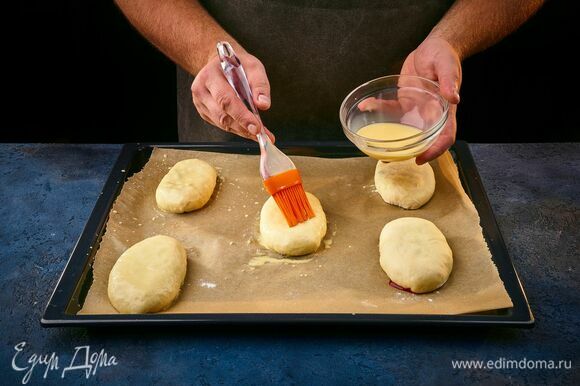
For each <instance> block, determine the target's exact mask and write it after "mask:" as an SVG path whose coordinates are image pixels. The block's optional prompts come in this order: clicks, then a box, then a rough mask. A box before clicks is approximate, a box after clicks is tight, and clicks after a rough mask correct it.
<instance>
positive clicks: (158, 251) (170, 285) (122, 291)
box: [107, 235, 187, 314]
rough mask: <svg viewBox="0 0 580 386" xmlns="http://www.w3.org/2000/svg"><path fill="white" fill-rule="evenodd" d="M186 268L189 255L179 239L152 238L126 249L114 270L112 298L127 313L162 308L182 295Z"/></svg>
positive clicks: (111, 284)
mask: <svg viewBox="0 0 580 386" xmlns="http://www.w3.org/2000/svg"><path fill="white" fill-rule="evenodd" d="M186 270H187V254H186V252H185V249H184V248H183V246H182V245H181V244H180V243H179V241H177V240H175V239H174V238H172V237H169V236H162V235H158V236H153V237H149V238H147V239H145V240H143V241H140V242H138V243H137V244H135V245H133V246H132V247H130V248H129V249H127V250H126V251H125V252H124V253H123V254H122V255H121V256H120V257H119V259H118V260H117V262H116V263H115V265H114V266H113V269H111V273H110V274H109V284H108V289H107V293H108V295H109V300H110V302H111V304H112V305H113V307H115V309H116V310H117V311H119V312H120V313H124V314H140V313H145V312H157V311H162V310H164V309H166V308H167V307H169V306H170V305H171V303H173V301H174V300H175V298H176V297H177V295H178V294H179V290H180V288H181V285H182V284H183V280H184V279H185V272H186Z"/></svg>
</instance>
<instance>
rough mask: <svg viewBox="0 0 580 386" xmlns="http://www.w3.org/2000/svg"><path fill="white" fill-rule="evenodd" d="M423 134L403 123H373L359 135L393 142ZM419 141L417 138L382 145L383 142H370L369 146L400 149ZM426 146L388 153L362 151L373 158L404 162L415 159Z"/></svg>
mask: <svg viewBox="0 0 580 386" xmlns="http://www.w3.org/2000/svg"><path fill="white" fill-rule="evenodd" d="M419 133H422V131H421V130H419V129H417V128H415V127H412V126H408V125H404V124H402V123H394V122H381V123H371V124H370V125H367V126H364V127H362V128H361V129H360V130H359V131H357V134H358V135H360V136H362V137H365V138H368V139H377V140H380V141H393V140H398V139H401V138H407V137H410V136H412V135H415V134H419ZM416 141H417V138H411V139H407V140H403V141H397V142H395V143H381V142H368V145H369V146H373V147H376V148H381V147H382V148H385V149H389V148H399V147H403V146H407V145H410V144H413V143H415V142H416ZM424 146H425V145H424V144H418V145H417V146H413V147H411V148H409V149H406V150H399V151H388V152H382V151H381V150H379V149H377V150H373V149H372V148H370V149H369V148H364V149H361V150H362V151H363V152H364V153H365V154H367V155H368V156H370V157H372V158H376V159H380V160H384V161H403V160H406V159H409V158H413V157H415V156H417V155H419V154H420V153H422V152H423V150H424Z"/></svg>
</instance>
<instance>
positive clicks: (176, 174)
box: [155, 159, 217, 213]
mask: <svg viewBox="0 0 580 386" xmlns="http://www.w3.org/2000/svg"><path fill="white" fill-rule="evenodd" d="M216 179H217V172H216V170H215V169H214V168H213V167H212V166H211V165H210V164H208V163H207V162H205V161H202V160H199V159H186V160H183V161H179V162H178V163H176V164H175V165H174V166H173V167H172V168H171V170H169V172H168V173H167V174H166V175H165V176H164V177H163V179H162V180H161V182H160V183H159V186H158V187H157V191H156V192H155V200H156V201H157V206H158V207H159V209H161V210H164V211H166V212H170V213H184V212H190V211H192V210H196V209H199V208H201V207H203V206H204V205H205V204H207V202H208V201H209V199H210V197H211V195H212V193H213V190H214V188H215V185H216Z"/></svg>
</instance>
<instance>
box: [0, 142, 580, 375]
mask: <svg viewBox="0 0 580 386" xmlns="http://www.w3.org/2000/svg"><path fill="white" fill-rule="evenodd" d="M120 149H121V146H120V145H68V144H0V203H1V205H0V219H3V221H4V223H3V224H2V225H1V226H0V329H1V333H0V336H1V338H0V343H1V344H2V349H1V351H0V374H1V377H2V378H0V383H1V384H18V383H21V382H28V383H29V384H45V383H46V384H57V383H59V384H62V383H73V384H78V383H104V382H107V383H113V384H117V383H118V384H128V383H129V382H132V383H135V384H151V383H156V384H157V383H159V384H183V383H191V384H230V383H234V384H256V385H262V384H265V383H284V384H303V383H305V384H395V383H396V384H400V383H403V384H426V383H428V384H464V383H484V384H549V385H556V384H576V385H578V384H580V371H579V363H578V359H579V354H580V338H579V334H580V328H579V326H580V325H579V317H580V302H579V290H580V286H579V279H580V277H579V274H578V268H577V262H578V258H579V248H578V242H579V240H580V227H579V218H580V144H475V145H471V150H472V152H473V155H474V158H475V160H476V163H477V167H478V169H479V172H480V174H481V177H482V180H483V183H484V186H485V188H486V191H487V194H488V196H489V199H490V201H491V204H492V207H493V210H494V212H495V215H496V218H497V221H498V223H499V226H500V229H501V231H502V234H503V236H504V239H505V242H506V244H507V248H508V250H509V253H510V255H511V258H512V259H513V261H514V264H515V266H516V269H517V270H518V272H519V275H520V278H521V280H522V282H523V284H524V288H525V290H526V292H527V295H528V299H529V302H530V305H531V307H532V310H533V312H534V315H535V318H536V325H535V327H534V328H533V329H529V330H526V329H508V328H478V329H472V328H461V329H457V328H455V329H447V328H445V329H444V328H420V329H418V328H392V327H390V328H370V329H369V328H364V329H361V328H348V327H345V326H326V327H309V328H304V327H293V326H285V327H231V326H230V327H219V328H218V327H204V328H199V327H187V328H171V329H168V328H149V329H147V328H117V329H112V328H106V329H85V328H53V329H45V328H42V327H41V326H40V323H39V321H40V318H41V316H42V313H43V311H44V307H45V305H46V303H47V301H48V299H49V297H50V295H51V293H52V290H53V288H54V286H55V285H56V282H57V280H58V278H59V277H60V274H61V272H62V270H63V268H64V266H65V264H66V262H67V259H68V256H69V254H70V252H71V251H72V249H73V247H74V245H75V242H76V240H77V238H78V237H79V235H80V233H81V231H82V229H83V226H84V224H85V222H86V221H87V219H88V217H89V214H90V213H91V210H92V209H93V206H94V203H95V201H96V199H97V197H98V195H99V192H100V191H101V189H102V187H103V184H104V182H105V180H106V178H107V176H108V174H109V172H110V170H111V168H112V166H113V163H114V161H115V160H116V157H117V155H118V154H119V151H120ZM75 353H76V356H75ZM87 353H88V354H89V355H88V359H87V356H86V355H87ZM105 355H106V360H105V358H104V357H105ZM113 357H114V358H113ZM55 360H56V364H55ZM453 360H480V361H485V362H487V361H492V362H493V364H491V365H490V366H495V367H501V366H511V367H512V368H503V369H498V368H488V369H457V368H454V367H453V363H452V361H453ZM508 360H510V361H518V362H517V364H516V363H514V362H510V364H508V362H507V361H508ZM524 360H525V361H524ZM535 360H540V361H541V360H544V361H550V360H554V361H556V362H557V363H556V364H555V365H558V364H559V365H560V367H561V368H559V369H556V368H552V369H547V368H540V369H537V368H536V369H531V368H529V367H532V366H534V363H535V366H536V367H546V366H550V362H545V363H543V362H537V363H536V362H534V363H532V362H531V361H535ZM502 361H503V362H502ZM558 361H565V362H558ZM46 363H49V364H48V365H47V364H46ZM87 364H88V366H87ZM83 365H85V367H83ZM566 367H571V368H566Z"/></svg>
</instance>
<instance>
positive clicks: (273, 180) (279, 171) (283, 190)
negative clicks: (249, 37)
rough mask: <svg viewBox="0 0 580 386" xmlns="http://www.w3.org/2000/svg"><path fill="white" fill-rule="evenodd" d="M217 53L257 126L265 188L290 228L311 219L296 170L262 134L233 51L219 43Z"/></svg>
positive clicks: (228, 78) (262, 127)
mask: <svg viewBox="0 0 580 386" xmlns="http://www.w3.org/2000/svg"><path fill="white" fill-rule="evenodd" d="M217 50H218V55H219V58H220V63H221V67H222V72H223V73H224V76H225V77H226V79H227V80H228V83H229V84H230V86H232V88H233V89H234V91H235V92H236V94H237V95H238V97H239V98H240V99H241V100H242V102H243V103H244V105H245V106H246V107H247V108H248V110H250V111H251V112H252V113H253V114H254V115H255V116H256V117H257V118H258V121H259V122H260V132H259V133H258V134H257V136H256V137H257V139H258V143H259V144H260V174H261V175H262V179H263V180H264V187H265V188H266V190H267V191H268V193H270V195H272V197H274V200H275V201H276V204H278V207H279V208H280V210H281V211H282V213H283V214H284V217H285V218H286V221H287V222H288V225H289V226H290V227H293V226H295V225H296V224H298V223H301V222H304V221H306V220H308V219H309V218H312V217H314V211H313V210H312V208H311V206H310V203H309V202H308V199H307V198H306V193H305V192H304V187H303V186H302V178H301V177H300V173H299V172H298V169H296V166H295V165H294V163H293V162H292V160H291V159H290V158H288V156H286V155H285V154H284V153H282V151H280V149H278V148H277V147H276V146H274V144H273V143H272V141H271V140H270V138H269V137H268V135H267V134H266V132H265V131H264V125H263V124H262V120H261V119H260V114H259V113H258V109H257V108H256V106H255V105H254V102H253V101H254V99H253V96H252V91H251V89H250V85H249V83H248V79H247V77H246V73H245V71H244V68H243V67H242V64H241V63H240V60H239V59H238V57H237V56H236V54H235V52H234V49H233V48H232V46H231V45H230V44H229V43H228V42H219V43H218V44H217Z"/></svg>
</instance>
